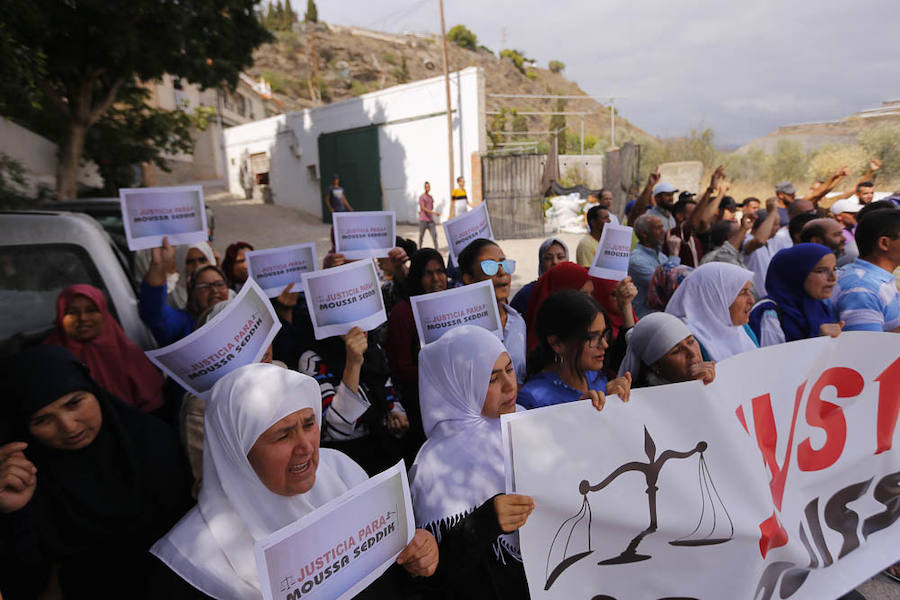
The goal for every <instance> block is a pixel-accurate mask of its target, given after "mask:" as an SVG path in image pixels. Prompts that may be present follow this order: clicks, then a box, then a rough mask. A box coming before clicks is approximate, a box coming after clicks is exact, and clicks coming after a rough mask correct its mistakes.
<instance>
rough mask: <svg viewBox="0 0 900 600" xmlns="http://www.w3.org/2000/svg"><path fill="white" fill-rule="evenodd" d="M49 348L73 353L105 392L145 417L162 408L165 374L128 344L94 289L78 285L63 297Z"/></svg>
mask: <svg viewBox="0 0 900 600" xmlns="http://www.w3.org/2000/svg"><path fill="white" fill-rule="evenodd" d="M44 343H45V344H52V345H55V346H62V347H64V348H68V350H69V351H70V352H72V354H74V355H75V357H76V358H77V359H78V360H80V361H81V362H83V363H84V364H86V365H87V366H88V368H89V369H90V371H91V377H92V378H93V379H94V381H96V382H97V383H98V384H99V385H100V387H102V388H103V389H105V390H107V391H108V392H110V393H111V394H113V395H114V396H116V397H117V398H120V399H121V400H124V401H125V402H127V403H128V404H131V405H133V406H136V407H137V408H139V409H141V410H143V411H145V412H152V411H155V410H157V409H158V408H160V407H161V406H162V404H163V400H164V398H163V383H164V380H163V376H162V374H161V373H160V372H159V371H158V370H157V369H156V367H154V366H153V364H152V363H151V362H150V361H149V360H148V359H147V357H146V356H144V353H143V351H142V350H141V349H140V348H138V346H137V345H136V344H135V343H134V342H132V341H131V340H129V339H128V336H126V335H125V332H124V331H122V327H121V325H119V323H118V322H117V321H116V319H115V317H113V316H112V314H111V313H110V312H109V308H108V306H107V303H106V296H104V294H103V292H102V291H100V290H99V289H97V288H95V287H94V286H92V285H87V284H77V285H72V286H69V287H67V288H66V289H64V290H63V291H62V292H60V294H59V298H57V300H56V329H55V330H54V331H53V333H51V334H50V336H49V337H48V338H47V339H46V340H45V341H44Z"/></svg>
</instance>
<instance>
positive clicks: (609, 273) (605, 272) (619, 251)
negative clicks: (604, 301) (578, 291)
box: [588, 223, 631, 281]
mask: <svg viewBox="0 0 900 600" xmlns="http://www.w3.org/2000/svg"><path fill="white" fill-rule="evenodd" d="M629 258H631V227H625V226H624V225H613V224H612V223H607V224H606V225H605V226H604V227H603V233H602V234H600V243H599V244H598V245H597V253H596V254H594V260H593V262H592V263H591V268H590V270H589V271H588V273H589V274H590V275H591V277H597V278H599V279H612V280H614V281H619V280H621V279H622V278H624V277H625V276H626V275H628V259H629Z"/></svg>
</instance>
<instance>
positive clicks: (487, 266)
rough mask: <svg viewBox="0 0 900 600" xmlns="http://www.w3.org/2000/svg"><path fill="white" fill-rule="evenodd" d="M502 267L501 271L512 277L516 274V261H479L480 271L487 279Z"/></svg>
mask: <svg viewBox="0 0 900 600" xmlns="http://www.w3.org/2000/svg"><path fill="white" fill-rule="evenodd" d="M500 267H503V270H504V271H505V272H506V273H507V274H509V275H512V274H513V273H515V272H516V261H514V260H512V259H509V258H507V259H506V260H501V261H499V262H498V261H496V260H490V259H488V260H483V261H481V271H482V272H483V273H484V274H485V275H487V276H488V277H493V276H494V275H496V274H497V270H498V269H499V268H500Z"/></svg>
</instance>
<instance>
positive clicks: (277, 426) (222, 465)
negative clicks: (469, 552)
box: [151, 363, 437, 599]
mask: <svg viewBox="0 0 900 600" xmlns="http://www.w3.org/2000/svg"><path fill="white" fill-rule="evenodd" d="M321 417H322V407H321V400H320V395H319V386H318V384H317V383H316V382H315V380H314V379H312V378H311V377H307V376H305V375H301V374H299V373H297V372H294V371H290V370H287V369H282V368H279V367H277V366H274V365H271V364H261V363H258V364H252V365H247V366H245V367H241V368H240V369H237V370H235V371H233V372H231V373H229V374H228V375H226V376H225V377H223V378H222V379H221V380H219V381H218V382H217V383H216V385H215V386H214V387H213V390H212V398H211V400H210V402H209V403H208V404H207V406H206V417H205V434H206V437H205V439H204V447H203V487H202V488H201V489H200V497H199V499H198V503H197V506H195V507H194V508H193V509H192V510H191V511H190V512H189V513H188V514H187V515H186V516H185V517H184V518H183V519H182V520H181V521H180V522H179V523H178V524H177V525H176V526H175V527H174V528H173V529H172V530H171V531H170V532H169V533H168V534H166V536H165V537H163V538H162V539H160V540H159V541H157V542H156V544H155V545H154V546H153V548H151V552H152V553H153V554H154V555H155V556H157V557H158V558H159V559H160V560H162V562H163V563H165V564H166V565H167V566H168V567H169V569H171V571H174V572H175V573H177V574H178V575H179V576H180V577H181V578H182V579H184V580H186V581H187V582H188V583H190V584H191V585H192V586H194V587H195V588H197V589H198V590H200V591H201V592H203V593H204V594H207V595H209V596H212V597H214V598H228V599H232V598H248V599H249V598H254V599H257V598H260V596H261V591H260V581H259V578H258V576H257V572H256V562H255V559H254V555H253V544H254V542H256V541H258V540H260V539H262V538H264V537H266V536H268V535H269V534H271V533H273V532H275V531H277V530H278V529H281V528H282V527H284V526H286V525H289V524H290V523H293V522H294V521H296V520H297V519H299V518H300V517H303V516H304V515H307V514H309V513H310V512H311V511H313V510H315V509H316V508H318V507H320V506H322V505H323V504H325V503H327V502H328V501H330V500H332V499H334V498H336V497H338V496H339V495H341V494H343V493H344V492H346V491H347V490H349V489H350V488H352V487H353V486H355V485H357V484H359V483H362V482H363V481H365V480H366V478H367V477H366V474H365V472H364V471H363V470H362V468H361V467H359V466H358V465H357V464H356V463H354V462H353V461H352V460H351V459H350V458H348V457H347V456H345V455H343V454H341V453H340V452H337V451H335V450H329V449H327V448H323V449H321V450H320V449H319V422H320V420H321ZM398 562H401V563H402V564H403V565H404V567H405V568H406V569H407V571H409V572H411V573H412V574H414V575H430V574H431V573H433V572H434V569H435V567H436V564H437V545H436V544H435V542H434V538H433V537H432V536H431V534H429V533H427V532H425V531H417V532H416V535H415V537H414V538H413V541H412V543H410V545H409V546H408V547H407V549H406V550H405V551H404V552H403V553H402V554H401V555H400V557H399V558H398ZM158 579H160V580H162V579H165V577H164V576H163V577H160V578H158ZM157 585H158V586H160V587H161V588H163V589H165V587H166V585H165V583H157ZM373 585H375V584H373ZM369 589H372V588H369ZM167 595H168V596H169V597H171V595H170V594H167ZM154 597H155V596H154Z"/></svg>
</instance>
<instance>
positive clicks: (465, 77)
mask: <svg viewBox="0 0 900 600" xmlns="http://www.w3.org/2000/svg"><path fill="white" fill-rule="evenodd" d="M450 80H451V81H450V91H451V108H452V110H453V142H454V168H455V171H456V175H462V176H464V177H465V178H466V180H467V181H471V179H472V177H471V165H472V160H471V155H472V153H473V152H478V151H483V150H484V149H485V144H486V142H485V121H484V109H483V106H484V104H483V101H482V98H483V96H484V74H483V72H482V71H481V70H480V69H478V68H476V67H470V68H467V69H465V70H463V71H459V72H455V73H451V75H450ZM445 111H446V96H445V91H444V78H443V77H435V78H432V79H426V80H422V81H417V82H414V83H408V84H404V85H399V86H395V87H392V88H388V89H385V90H380V91H378V92H372V93H370V94H365V95H363V96H360V97H358V98H353V99H350V100H345V101H343V102H337V103H335V104H329V105H326V106H321V107H317V108H312V109H307V110H303V111H298V112H294V113H290V114H285V115H278V116H275V117H271V118H269V119H265V120H263V121H257V122H254V123H248V124H245V125H239V126H236V127H231V128H228V129H226V130H225V133H224V135H225V153H226V159H227V167H228V185H229V188H230V191H231V192H232V193H234V194H238V195H241V196H243V193H244V192H243V190H242V189H241V187H240V182H239V172H240V164H241V156H242V155H243V153H244V152H245V151H246V152H248V153H249V154H255V153H258V152H266V153H268V155H269V157H270V164H271V167H270V168H271V171H270V175H269V181H270V185H271V187H272V192H273V196H274V201H275V203H276V204H281V205H284V206H291V207H294V208H297V209H299V210H303V211H306V212H309V213H311V214H314V215H319V216H321V198H320V190H321V188H320V182H319V177H321V176H322V175H323V174H322V173H320V172H319V164H318V163H319V160H318V137H319V135H321V134H323V133H332V132H337V131H343V130H347V129H354V128H357V127H365V126H369V125H377V126H378V127H379V146H380V151H379V153H380V171H381V184H382V187H383V189H384V209H385V210H393V211H396V213H397V220H398V221H401V222H412V221H415V220H417V218H418V217H417V209H416V206H417V204H416V201H417V199H418V197H419V195H420V194H421V193H422V189H423V184H424V182H425V181H429V182H430V183H431V187H432V195H433V196H434V198H435V204H436V206H437V210H440V211H441V212H442V213H443V214H444V215H445V217H446V215H447V214H449V209H450V206H449V200H448V199H449V197H450V189H451V188H450V180H451V177H450V173H449V169H448V156H447V152H448V147H447V115H446V112H445ZM324 175H325V176H326V177H327V176H328V174H327V173H326V174H324ZM454 179H455V176H454ZM350 201H351V203H352V202H353V199H352V198H351V199H350Z"/></svg>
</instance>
